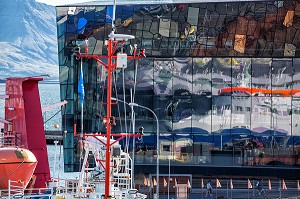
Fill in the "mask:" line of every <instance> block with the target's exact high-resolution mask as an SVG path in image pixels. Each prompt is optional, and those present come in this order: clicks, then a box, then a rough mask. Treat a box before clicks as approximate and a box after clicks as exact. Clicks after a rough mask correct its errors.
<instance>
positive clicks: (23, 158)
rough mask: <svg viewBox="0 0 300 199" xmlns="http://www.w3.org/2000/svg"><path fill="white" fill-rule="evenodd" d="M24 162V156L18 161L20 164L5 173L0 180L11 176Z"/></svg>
mask: <svg viewBox="0 0 300 199" xmlns="http://www.w3.org/2000/svg"><path fill="white" fill-rule="evenodd" d="M24 162H25V158H23V161H22V162H20V164H19V165H18V166H17V167H16V168H14V169H13V170H12V171H11V172H10V173H9V174H7V175H6V176H4V177H2V178H0V181H2V180H5V179H6V178H8V177H9V176H11V175H12V174H13V173H14V172H15V171H16V170H17V169H18V168H19V167H20V166H21V165H22V164H23V163H24Z"/></svg>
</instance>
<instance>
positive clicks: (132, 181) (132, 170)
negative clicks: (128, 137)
mask: <svg viewBox="0 0 300 199" xmlns="http://www.w3.org/2000/svg"><path fill="white" fill-rule="evenodd" d="M130 95H131V97H130V98H131V102H132V103H133V95H132V89H130ZM130 107H131V121H132V133H133V134H135V113H134V110H133V106H130ZM134 158H135V137H133V140H132V164H131V172H132V177H131V188H135V185H134V161H135V159H134Z"/></svg>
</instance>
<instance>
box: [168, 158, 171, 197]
mask: <svg viewBox="0 0 300 199" xmlns="http://www.w3.org/2000/svg"><path fill="white" fill-rule="evenodd" d="M170 173H171V164H170V156H169V178H168V199H170V175H171V174H170Z"/></svg>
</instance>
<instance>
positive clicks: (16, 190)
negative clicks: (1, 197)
mask: <svg viewBox="0 0 300 199" xmlns="http://www.w3.org/2000/svg"><path fill="white" fill-rule="evenodd" d="M24 190H25V186H24V182H21V181H13V180H8V198H9V199H10V198H16V197H20V198H22V197H23V196H24Z"/></svg>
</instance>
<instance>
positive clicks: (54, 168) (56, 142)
mask: <svg viewBox="0 0 300 199" xmlns="http://www.w3.org/2000/svg"><path fill="white" fill-rule="evenodd" d="M57 144H58V140H55V141H54V145H55V153H54V167H53V176H54V177H55V173H56V151H57Z"/></svg>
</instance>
